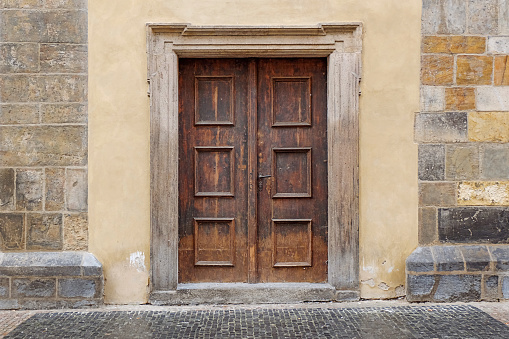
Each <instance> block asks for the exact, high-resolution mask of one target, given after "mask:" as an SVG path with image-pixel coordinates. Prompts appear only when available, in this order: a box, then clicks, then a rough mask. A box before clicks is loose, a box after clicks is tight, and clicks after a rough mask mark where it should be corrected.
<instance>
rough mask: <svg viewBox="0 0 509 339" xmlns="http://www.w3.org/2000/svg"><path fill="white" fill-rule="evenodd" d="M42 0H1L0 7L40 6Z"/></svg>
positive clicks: (28, 7) (26, 7)
mask: <svg viewBox="0 0 509 339" xmlns="http://www.w3.org/2000/svg"><path fill="white" fill-rule="evenodd" d="M43 6H44V0H2V1H1V2H0V8H25V9H31V8H42V7H43Z"/></svg>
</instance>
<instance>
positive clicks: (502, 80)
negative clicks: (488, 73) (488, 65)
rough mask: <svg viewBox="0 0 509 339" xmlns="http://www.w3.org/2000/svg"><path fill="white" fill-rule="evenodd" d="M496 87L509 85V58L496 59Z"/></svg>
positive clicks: (504, 56)
mask: <svg viewBox="0 0 509 339" xmlns="http://www.w3.org/2000/svg"><path fill="white" fill-rule="evenodd" d="M493 81H494V83H495V86H507V85H509V56H507V55H503V56H496V57H495V73H494V79H493Z"/></svg>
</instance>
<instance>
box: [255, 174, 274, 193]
mask: <svg viewBox="0 0 509 339" xmlns="http://www.w3.org/2000/svg"><path fill="white" fill-rule="evenodd" d="M271 176H272V175H260V174H258V192H261V191H262V190H263V180H260V179H266V178H270V177H271Z"/></svg>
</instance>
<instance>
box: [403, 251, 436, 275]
mask: <svg viewBox="0 0 509 339" xmlns="http://www.w3.org/2000/svg"><path fill="white" fill-rule="evenodd" d="M406 270H407V272H432V271H434V270H435V264H434V261H433V256H432V254H431V250H430V248H429V247H417V248H416V249H415V251H413V252H412V254H410V255H409V256H408V258H407V259H406Z"/></svg>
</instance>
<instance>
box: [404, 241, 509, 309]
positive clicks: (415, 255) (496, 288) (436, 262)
mask: <svg viewBox="0 0 509 339" xmlns="http://www.w3.org/2000/svg"><path fill="white" fill-rule="evenodd" d="M406 274H407V284H406V288H407V300H408V301H411V302H416V301H417V302H424V301H431V302H454V301H481V300H485V301H498V300H506V299H509V285H507V284H508V283H509V245H448V246H446V245H442V246H423V247H418V248H417V249H416V250H415V251H414V252H412V254H411V255H410V256H409V257H408V258H407V260H406ZM504 284H506V285H507V286H506V290H504V286H505V285H504Z"/></svg>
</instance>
